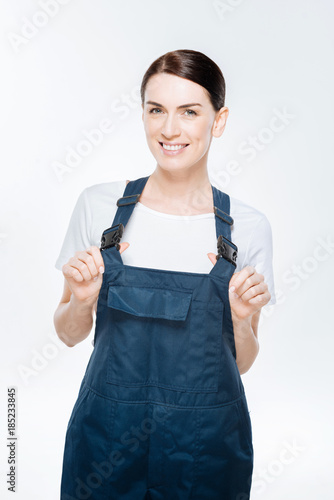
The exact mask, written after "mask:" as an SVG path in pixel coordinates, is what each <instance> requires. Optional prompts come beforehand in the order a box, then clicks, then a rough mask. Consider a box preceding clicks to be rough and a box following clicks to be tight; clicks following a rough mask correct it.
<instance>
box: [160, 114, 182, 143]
mask: <svg viewBox="0 0 334 500" xmlns="http://www.w3.org/2000/svg"><path fill="white" fill-rule="evenodd" d="M180 133H181V130H180V124H179V122H178V118H177V116H175V115H172V114H170V115H166V118H165V120H164V122H163V125H162V128H161V134H162V135H164V136H165V137H166V138H168V139H170V138H171V137H175V136H179V135H180Z"/></svg>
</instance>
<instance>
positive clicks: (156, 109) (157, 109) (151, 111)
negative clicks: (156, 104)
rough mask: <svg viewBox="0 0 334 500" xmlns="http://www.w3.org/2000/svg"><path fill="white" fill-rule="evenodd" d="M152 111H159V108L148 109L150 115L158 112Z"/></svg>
mask: <svg viewBox="0 0 334 500" xmlns="http://www.w3.org/2000/svg"><path fill="white" fill-rule="evenodd" d="M153 111H161V109H160V108H152V109H150V111H149V113H152V115H156V114H159V113H153Z"/></svg>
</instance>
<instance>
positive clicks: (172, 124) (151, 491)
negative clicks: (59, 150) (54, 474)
mask: <svg viewBox="0 0 334 500" xmlns="http://www.w3.org/2000/svg"><path fill="white" fill-rule="evenodd" d="M141 99H142V120H143V124H144V129H145V134H146V139H147V144H148V147H149V148H150V151H151V152H152V155H153V157H154V158H155V160H156V168H155V170H154V172H153V173H152V174H151V175H150V176H146V177H139V178H137V179H135V180H132V181H127V182H125V181H121V182H116V183H115V182H111V183H103V184H97V185H94V186H91V187H89V188H87V189H86V190H85V191H84V192H83V193H82V195H81V196H80V199H79V200H78V203H77V205H76V207H75V209H74V212H73V215H72V218H71V221H70V225H69V228H68V232H67V234H66V238H65V241H64V244H63V248H62V251H61V253H60V255H59V257H58V261H57V267H58V268H59V269H62V271H63V275H64V292H63V297H62V299H61V301H60V304H59V306H58V308H57V310H56V312H55V316H54V321H55V327H56V331H57V333H58V335H59V337H60V338H61V339H62V340H63V342H64V343H65V344H66V345H68V346H70V347H73V346H74V345H76V344H77V343H79V342H81V341H82V340H84V339H85V338H86V337H87V336H88V335H89V333H90V331H91V328H92V324H93V311H94V310H95V312H96V326H95V332H94V340H93V345H94V351H93V353H92V355H91V358H90V360H89V363H88V365H87V368H86V372H85V375H84V378H83V380H82V383H81V387H80V390H79V394H78V398H77V401H76V404H75V405H74V408H73V411H72V414H71V417H70V420H69V425H68V428H67V432H66V442H65V450H64V461H63V473H62V483H61V499H62V500H65V499H69V498H82V497H83V496H85V495H86V496H85V498H88V497H92V498H94V499H95V500H102V499H106V498H113V499H122V500H123V499H124V500H133V499H136V500H145V499H153V500H160V499H164V500H174V499H176V498H177V499H179V500H186V499H189V498H194V499H195V498H198V499H201V500H203V499H210V500H218V499H219V500H221V499H222V498H224V499H227V500H232V499H233V500H236V499H238V498H240V499H241V498H242V499H243V500H247V499H248V498H249V494H250V489H251V483H252V472H253V444H252V427H251V421H250V417H249V411H248V405H247V400H246V395H245V391H244V387H243V383H242V380H241V374H242V373H245V372H246V371H247V370H248V369H249V368H250V366H251V365H252V364H253V362H254V360H255V358H256V356H257V353H258V349H259V345H258V339H257V337H258V332H257V330H258V322H259V316H260V312H261V308H262V307H263V306H264V305H265V304H267V303H268V302H269V301H272V303H274V302H275V297H274V295H273V296H272V295H271V293H270V292H269V289H268V283H267V281H268V282H269V285H270V289H271V291H272V292H273V277H272V265H271V257H272V247H271V231H270V225H269V222H268V221H267V219H266V217H265V216H264V214H262V213H260V212H259V211H257V210H256V209H254V208H253V207H249V206H248V205H246V204H244V203H243V202H241V201H239V200H236V199H234V198H231V197H230V196H229V195H228V194H227V193H225V192H223V191H221V190H220V189H218V188H217V187H215V186H213V185H212V184H211V183H210V181H209V177H208V170H207V162H208V154H209V150H210V145H211V141H212V139H213V138H218V137H220V136H221V135H222V133H223V131H224V129H225V125H226V121H227V117H228V113H229V111H228V108H227V107H225V81H224V77H223V75H222V72H221V70H220V69H219V67H218V66H217V65H216V63H214V62H213V61H212V60H211V59H209V58H208V57H207V56H206V55H205V54H203V53H201V52H196V51H192V50H176V51H173V52H168V53H167V54H165V55H163V56H161V57H160V58H159V59H157V60H156V61H154V62H153V63H152V65H151V66H150V67H149V69H148V70H147V71H146V73H145V75H144V77H143V80H142V86H141ZM111 214H113V223H112V225H111V226H110V227H109V224H110V220H109V219H110V215H111ZM87 226H88V227H87ZM260 271H261V272H262V273H263V274H262V273H260ZM73 324H75V325H76V328H74V329H73V328H71V329H70V325H72V327H73ZM134 429H136V431H137V430H138V432H136V436H138V437H139V438H140V442H139V441H138V440H136V439H134V438H133V437H131V438H130V439H129V437H128V436H129V434H130V431H131V432H133V430H134ZM147 438H148V439H147ZM129 444H131V446H130V447H129V446H128V445H129ZM108 457H109V458H108ZM111 457H112V458H111ZM80 495H81V496H80Z"/></svg>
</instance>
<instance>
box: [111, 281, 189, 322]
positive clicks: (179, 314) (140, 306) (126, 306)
mask: <svg viewBox="0 0 334 500" xmlns="http://www.w3.org/2000/svg"><path fill="white" fill-rule="evenodd" d="M191 297H192V292H180V291H179V290H167V289H162V288H145V287H136V286H121V285H110V286H109V289H108V306H109V307H112V308H113V309H119V310H120V311H124V312H126V313H128V314H133V315H134V316H141V317H146V318H163V319H171V320H185V319H186V317H187V313H188V309H189V306H190V302H191Z"/></svg>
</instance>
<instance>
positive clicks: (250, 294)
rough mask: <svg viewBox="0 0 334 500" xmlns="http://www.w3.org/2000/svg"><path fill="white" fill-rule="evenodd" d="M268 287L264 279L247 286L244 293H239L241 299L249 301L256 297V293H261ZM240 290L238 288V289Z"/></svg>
mask: <svg viewBox="0 0 334 500" xmlns="http://www.w3.org/2000/svg"><path fill="white" fill-rule="evenodd" d="M267 289H268V286H267V284H266V283H264V281H261V283H258V284H257V285H253V286H251V287H250V288H248V289H247V290H246V291H245V292H244V293H240V297H241V298H242V300H244V301H246V300H248V301H250V300H251V299H253V298H256V297H257V296H258V295H262V294H263V293H265V292H266V291H267ZM239 290H240V289H239Z"/></svg>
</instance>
